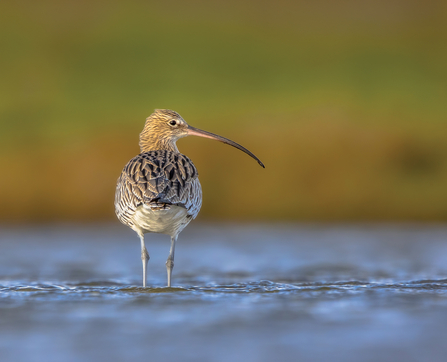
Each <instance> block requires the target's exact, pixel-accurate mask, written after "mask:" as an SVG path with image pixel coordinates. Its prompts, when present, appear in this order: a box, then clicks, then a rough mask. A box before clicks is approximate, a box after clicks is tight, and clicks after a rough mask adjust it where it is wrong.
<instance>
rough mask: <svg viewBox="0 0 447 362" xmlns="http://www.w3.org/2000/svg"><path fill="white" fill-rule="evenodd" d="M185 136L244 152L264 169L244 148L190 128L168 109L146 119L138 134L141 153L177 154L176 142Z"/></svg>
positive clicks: (225, 139) (156, 112)
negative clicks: (199, 138)
mask: <svg viewBox="0 0 447 362" xmlns="http://www.w3.org/2000/svg"><path fill="white" fill-rule="evenodd" d="M186 136H199V137H205V138H209V139H213V140H216V141H219V142H223V143H226V144H227V145H230V146H233V147H235V148H237V149H239V150H241V151H242V152H245V153H246V154H248V155H249V156H251V157H253V158H254V159H255V160H256V161H258V163H259V164H260V165H261V166H262V167H265V166H264V164H263V163H262V162H261V160H259V158H257V157H256V156H255V155H254V154H253V153H251V152H250V151H249V150H247V149H246V148H245V147H242V146H241V145H240V144H238V143H236V142H234V141H231V140H229V139H228V138H225V137H222V136H219V135H216V134H214V133H210V132H207V131H203V130H201V129H198V128H195V127H192V126H190V125H189V124H188V123H186V121H185V120H184V119H183V118H182V117H181V116H180V114H178V113H177V112H174V111H171V110H169V109H156V110H155V111H154V113H152V114H151V115H150V116H149V117H148V118H146V124H145V125H144V129H143V131H142V132H141V133H140V148H141V152H146V151H150V150H171V151H175V152H179V151H178V149H177V146H176V142H177V141H178V140H179V139H180V138H182V137H186Z"/></svg>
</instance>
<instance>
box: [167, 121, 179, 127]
mask: <svg viewBox="0 0 447 362" xmlns="http://www.w3.org/2000/svg"><path fill="white" fill-rule="evenodd" d="M169 124H170V125H171V126H175V125H176V124H177V122H176V121H174V120H172V121H169Z"/></svg>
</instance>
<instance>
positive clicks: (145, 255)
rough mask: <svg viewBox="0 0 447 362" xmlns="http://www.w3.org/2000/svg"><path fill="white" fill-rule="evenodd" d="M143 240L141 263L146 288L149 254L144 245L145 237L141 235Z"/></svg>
mask: <svg viewBox="0 0 447 362" xmlns="http://www.w3.org/2000/svg"><path fill="white" fill-rule="evenodd" d="M140 240H141V261H142V262H143V287H144V288H146V278H147V262H148V261H149V253H148V252H147V250H146V246H145V245H144V235H143V234H141V235H140Z"/></svg>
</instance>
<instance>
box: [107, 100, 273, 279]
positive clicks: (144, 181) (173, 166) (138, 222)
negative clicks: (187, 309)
mask: <svg viewBox="0 0 447 362" xmlns="http://www.w3.org/2000/svg"><path fill="white" fill-rule="evenodd" d="M188 135H196V136H201V137H206V138H211V139H215V140H218V141H221V142H224V143H227V144H229V145H231V146H233V147H236V148H238V149H240V150H242V151H244V152H245V153H247V154H249V155H250V156H251V157H253V158H255V159H256V160H257V161H258V162H259V164H260V165H261V166H262V167H264V165H263V164H262V162H261V161H260V160H259V159H258V158H257V157H256V156H255V155H253V154H252V153H251V152H250V151H248V150H247V149H245V148H244V147H242V146H241V145H239V144H237V143H235V142H233V141H230V140H228V139H226V138H224V137H221V136H217V135H215V134H212V133H209V132H206V131H202V130H199V129H197V128H194V127H192V126H189V125H188V124H187V123H186V122H185V120H184V119H183V118H182V117H181V116H180V115H179V114H178V113H176V112H174V111H171V110H167V109H157V110H155V112H154V113H153V114H151V115H150V116H149V117H148V118H147V119H146V123H145V126H144V129H143V131H142V132H141V134H140V149H141V153H140V154H139V155H138V156H136V157H134V158H133V159H131V160H130V161H129V162H128V163H127V165H126V166H125V167H124V169H123V171H122V173H121V175H120V177H119V179H118V183H117V186H116V193H115V212H116V215H117V217H118V219H119V220H120V221H121V222H122V223H123V224H124V225H127V226H129V227H130V228H131V229H133V230H134V231H135V232H136V233H137V234H138V235H139V236H140V240H141V258H142V261H143V286H146V274H147V273H146V268H147V262H148V260H149V254H148V252H147V250H146V247H145V244H144V234H145V233H149V232H156V233H163V234H167V235H170V236H171V250H170V254H169V257H168V260H167V262H166V266H167V272H168V286H169V287H170V286H171V274H172V268H173V267H174V250H175V242H176V240H177V237H178V235H179V233H180V232H181V231H182V230H183V229H184V228H185V227H186V226H187V225H188V224H189V222H190V221H191V220H192V219H194V218H195V217H196V216H197V214H198V213H199V211H200V207H201V205H202V188H201V186H200V182H199V179H198V173H197V169H196V168H195V166H194V164H193V163H192V161H191V160H190V159H189V158H188V157H186V156H185V155H182V154H181V153H180V152H179V150H178V148H177V145H176V141H177V140H178V139H180V138H182V137H186V136H188Z"/></svg>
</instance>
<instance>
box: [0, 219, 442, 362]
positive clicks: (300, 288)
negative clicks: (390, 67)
mask: <svg viewBox="0 0 447 362" xmlns="http://www.w3.org/2000/svg"><path fill="white" fill-rule="evenodd" d="M146 239H147V243H146V245H147V248H148V251H149V253H150V255H151V259H150V261H149V269H148V271H149V273H148V284H149V287H148V288H142V287H141V283H142V282H141V279H142V278H141V259H140V245H139V240H138V238H137V236H136V235H135V234H134V233H133V232H132V231H130V230H128V229H127V228H125V227H124V226H121V225H119V224H112V225H108V224H103V225H88V226H86V225H65V226H61V225H59V226H46V227H32V228H22V227H5V226H4V227H3V228H1V229H0V360H1V361H7V362H9V361H19V362H20V361H49V362H51V361H68V362H71V361H137V360H138V361H146V360H147V361H161V360H163V361H247V362H250V361H261V362H262V361H277V360H288V361H289V360H291V361H347V362H349V361H371V362H373V361H374V362H376V361H435V362H436V361H446V360H447V343H446V342H445V340H446V338H445V337H446V336H447V227H446V226H443V225H419V226H418V225H410V224H402V225H363V226H362V225H346V226H334V225H332V226H331V225H318V224H316V225H266V224H263V225H256V224H253V225H239V224H200V223H195V224H192V225H190V226H189V227H188V228H187V229H186V230H185V231H184V232H183V233H182V234H181V236H180V238H179V242H178V245H177V248H176V259H175V268H174V273H173V288H166V287H165V285H166V269H165V264H164V263H165V261H166V258H167V256H168V253H169V238H168V237H166V236H163V235H147V237H146Z"/></svg>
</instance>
